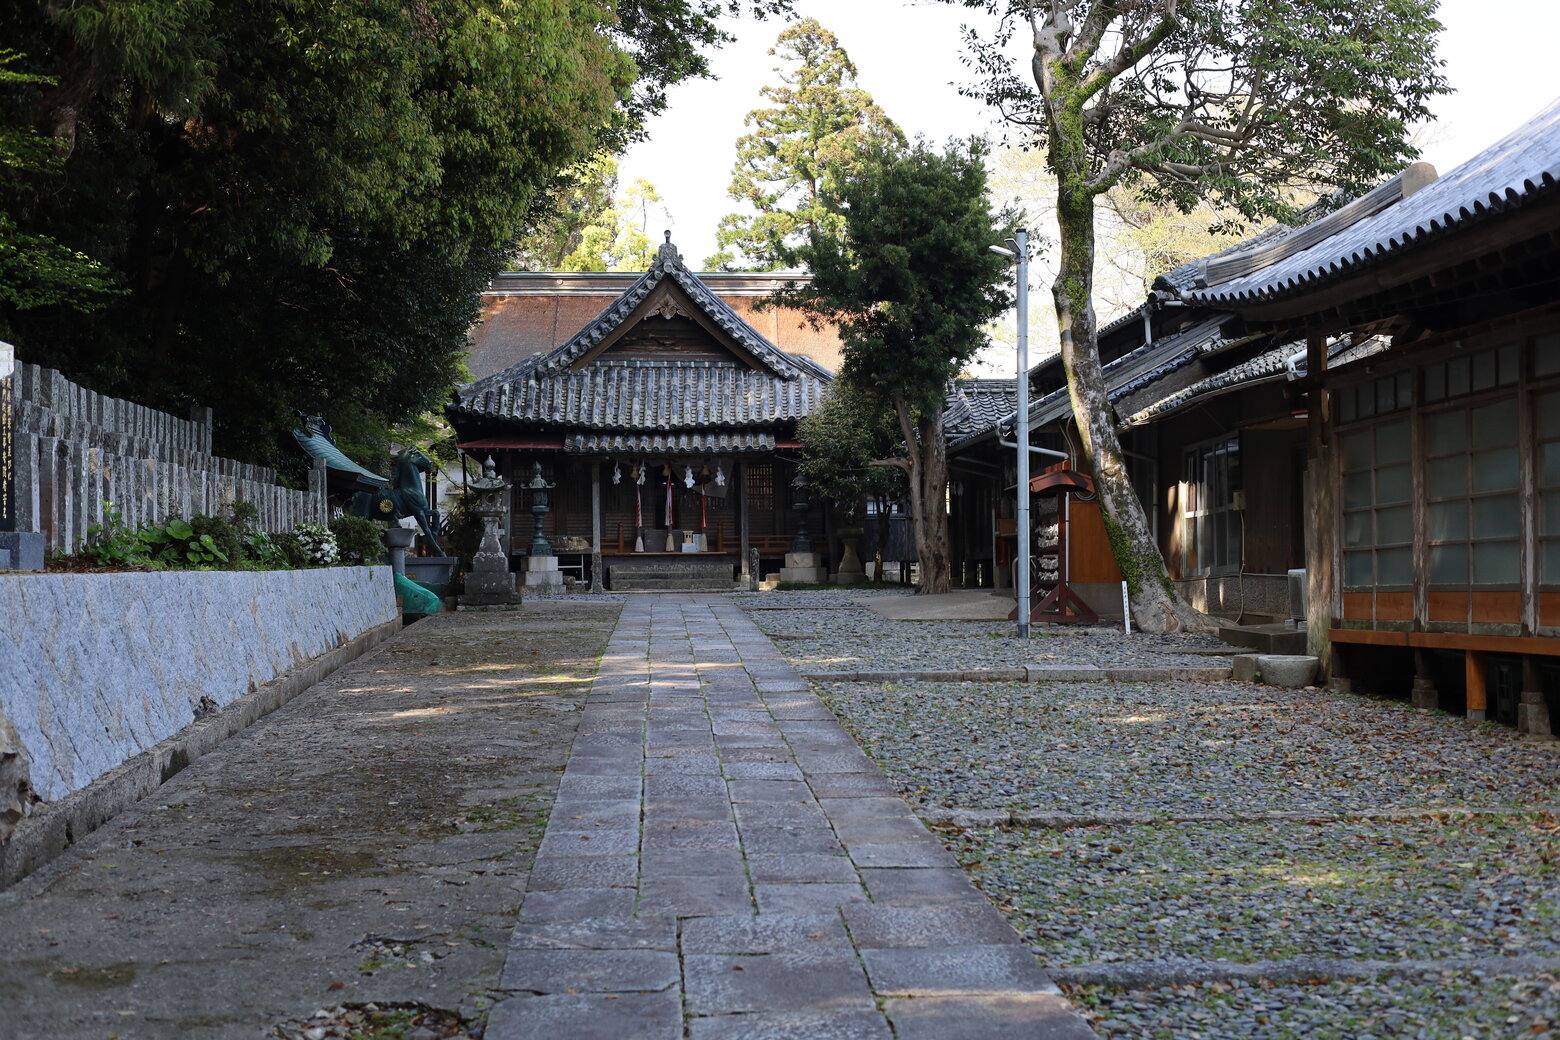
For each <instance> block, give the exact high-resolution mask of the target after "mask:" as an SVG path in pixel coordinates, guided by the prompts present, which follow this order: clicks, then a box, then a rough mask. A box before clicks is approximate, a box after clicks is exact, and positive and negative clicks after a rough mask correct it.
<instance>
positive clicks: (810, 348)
mask: <svg viewBox="0 0 1560 1040" xmlns="http://www.w3.org/2000/svg"><path fill="white" fill-rule="evenodd" d="M795 277H797V276H795V275H741V276H720V275H700V274H696V273H694V272H693V271H691V270H689V269H688V267H687V266H686V265H685V264H684V263H683V260H682V257H681V256H680V255H679V254H678V253H677V250H676V248H675V247H674V246H673V245H672V244H671V241H670V236H668V241H667V242H666V244H665V245H663V246H662V247H661V249H660V250H659V252H658V253H657V256H656V258H655V261H654V263H653V264H652V265H651V267H650V269H649V270H648V271H646V272H645V273H644V274H642V275H639V276H637V277H635V276H631V275H600V274H546V275H505V276H502V277H501V278H500V279H498V280H497V281H495V283H494V286H493V288H492V289H491V290H490V292H489V293H488V294H487V297H486V298H485V301H484V302H485V313H486V316H485V319H484V321H483V322H482V324H481V325H480V326H479V327H478V328H477V329H476V330H474V332H473V335H472V352H471V357H470V366H471V368H472V371H473V374H474V375H476V376H477V377H478V378H477V379H476V380H475V381H474V382H472V383H471V384H469V385H467V386H464V387H462V388H460V390H459V391H457V393H456V397H455V400H454V401H453V402H452V403H451V404H450V405H449V407H448V414H449V416H450V420H451V422H452V423H453V425H454V426H455V429H456V432H457V435H458V438H459V443H460V445H461V447H462V448H463V449H464V450H466V451H468V452H470V453H472V454H475V455H478V456H481V457H486V456H487V455H492V456H493V458H494V459H495V461H496V462H497V463H498V464H499V467H500V470H501V471H502V472H506V473H508V474H511V479H512V480H515V482H516V483H517V484H523V483H524V482H525V478H526V477H527V476H528V475H529V474H530V473H531V471H532V464H533V463H534V462H540V463H541V464H542V468H543V473H544V475H545V476H546V477H547V479H549V480H551V481H554V482H556V483H557V485H558V487H557V490H556V491H555V492H554V493H553V496H552V512H551V514H550V515H549V516H548V517H547V520H546V525H547V526H546V528H545V531H546V533H547V534H548V536H549V539H550V540H551V541H552V543H553V545H554V547H555V549H557V550H558V551H559V553H560V555H563V556H565V557H566V558H577V559H578V560H579V561H581V564H582V565H583V562H584V561H588V559H589V555H590V553H591V552H593V551H597V552H600V553H601V555H602V560H603V566H604V569H605V572H606V573H605V575H604V577H605V578H606V580H607V583H608V584H609V586H611V587H615V588H618V589H625V588H655V587H687V586H689V585H695V584H703V585H704V586H705V587H710V588H722V587H723V588H729V587H730V586H731V583H732V582H733V581H735V580H737V579H738V578H739V577H741V576H747V575H749V573H750V570H751V568H750V565H749V563H750V550H752V549H756V550H758V553H759V556H760V559H761V560H763V561H766V562H764V563H762V564H761V567H762V568H763V570H764V571H767V570H768V569H769V562H768V561H773V562H774V563H776V564H777V563H778V561H779V559H780V558H781V557H782V556H783V555H784V553H785V551H786V549H787V548H788V547H789V545H790V544H791V542H792V540H793V539H794V537H795V535H796V534H797V532H798V529H799V528H800V527H801V525H802V524H803V523H807V522H808V521H809V520H810V527H811V531H812V533H813V534H815V535H816V534H821V533H822V523H823V517H822V515H821V513H820V512H818V511H817V510H818V509H819V507H818V506H816V505H810V504H808V503H807V502H806V495H805V492H803V493H801V494H798V493H797V492H796V489H795V488H794V487H793V485H792V481H793V479H794V476H795V462H796V458H797V449H798V447H799V445H798V443H797V440H796V424H797V421H798V420H799V419H801V418H802V417H804V416H806V415H807V414H809V413H810V412H811V411H813V410H814V409H815V408H817V407H818V406H819V405H820V404H821V403H822V401H823V399H824V397H825V396H826V395H827V393H828V388H829V384H830V382H831V380H832V379H833V373H832V371H831V367H830V366H829V365H826V364H824V363H822V362H821V361H820V360H819V359H823V360H826V361H829V362H835V363H837V359H838V357H839V341H838V337H837V336H836V335H834V333H833V331H832V330H831V329H827V328H824V329H817V330H815V329H812V328H811V327H810V326H809V325H808V324H807V323H806V321H805V320H804V319H803V318H802V317H801V316H800V315H799V314H798V313H796V312H795V311H787V310H785V309H783V308H764V309H761V310H760V309H757V308H756V306H755V305H756V303H757V302H758V300H759V298H760V297H762V296H764V295H768V294H769V293H770V292H772V291H773V290H774V289H775V288H776V287H777V286H778V285H780V284H783V283H784V282H785V281H787V280H790V279H794V278H795ZM717 288H719V289H721V290H723V291H724V292H722V291H717ZM609 292H610V293H611V295H610V296H607V295H605V294H607V293H609ZM777 340H778V341H779V342H780V343H784V344H787V345H788V346H789V347H790V348H792V349H782V347H781V346H779V345H778V344H777V342H776V341H777ZM799 506H807V508H798V507H799ZM528 507H529V502H528V501H525V495H524V492H523V491H518V490H517V493H516V501H515V509H514V518H513V521H512V526H513V527H516V529H517V530H520V531H529V530H530V528H529V524H530V522H531V517H530V515H529V513H528V511H527V510H528ZM524 541H525V540H524V539H523V538H515V539H513V544H514V546H515V547H516V548H517V549H518V548H519V547H520V546H522V545H523V544H524ZM695 544H696V545H698V546H700V548H699V550H698V551H697V552H693V551H688V550H687V547H688V546H692V545H695ZM582 572H583V566H582ZM582 576H583V574H582Z"/></svg>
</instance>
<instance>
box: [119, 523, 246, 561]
mask: <svg viewBox="0 0 1560 1040" xmlns="http://www.w3.org/2000/svg"><path fill="white" fill-rule="evenodd" d="M136 537H137V538H139V539H140V540H141V542H142V544H144V545H145V546H146V547H147V550H148V551H149V552H150V554H151V555H152V557H153V558H154V559H156V560H157V561H158V562H160V563H163V564H166V565H168V566H170V567H209V566H211V565H212V564H214V563H219V562H220V563H227V562H228V557H227V554H226V553H225V552H223V551H222V548H221V547H220V546H218V545H217V543H216V541H215V540H214V539H213V538H212V537H211V535H209V534H199V533H197V532H196V530H195V528H194V527H192V526H191V525H190V523H189V521H187V520H185V519H184V518H182V517H177V516H174V517H169V518H168V519H167V520H165V521H163V522H162V523H160V524H157V523H146V524H142V525H141V528H140V530H139V531H137V532H136Z"/></svg>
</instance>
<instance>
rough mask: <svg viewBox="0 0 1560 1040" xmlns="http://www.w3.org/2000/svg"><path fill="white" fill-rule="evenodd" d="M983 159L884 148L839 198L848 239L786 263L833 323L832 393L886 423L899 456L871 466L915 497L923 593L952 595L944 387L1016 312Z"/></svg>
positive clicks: (824, 230)
mask: <svg viewBox="0 0 1560 1040" xmlns="http://www.w3.org/2000/svg"><path fill="white" fill-rule="evenodd" d="M984 157H985V152H984V148H983V146H981V145H979V144H976V143H972V144H971V145H969V146H967V147H960V146H957V145H955V146H952V147H950V148H949V149H948V150H947V151H946V152H941V153H939V152H937V151H935V150H933V149H932V148H931V147H929V146H928V145H927V144H926V143H925V142H924V141H923V142H917V144H916V145H915V146H914V147H912V148H910V149H909V150H907V151H903V152H891V151H889V150H888V149H887V148H885V147H883V146H879V147H878V148H876V149H874V150H873V151H872V152H869V153H868V154H867V156H866V157H865V158H866V161H865V162H864V163H863V164H862V166H861V167H860V168H859V169H858V170H857V172H856V173H855V174H854V175H852V176H851V177H849V178H848V179H846V180H844V181H842V182H841V184H840V186H839V199H840V202H841V207H840V213H841V218H842V224H843V227H841V229H840V230H839V231H837V232H836V231H834V230H831V228H829V227H827V226H824V227H818V228H815V229H813V231H812V234H811V238H810V239H809V241H808V244H807V245H805V246H802V247H800V248H798V249H795V250H787V251H785V252H784V253H783V254H782V257H783V258H784V259H786V260H788V261H801V262H803V263H805V265H806V266H807V268H808V269H809V270H810V271H811V272H812V277H811V278H810V279H809V280H808V281H806V282H804V283H800V284H798V285H795V286H792V287H790V288H788V289H784V290H781V291H780V292H779V293H777V294H776V295H775V297H773V299H775V300H776V301H778V302H783V303H788V304H795V305H799V306H802V307H804V308H806V309H807V310H809V311H811V312H812V313H814V314H816V315H819V316H820V317H823V318H827V319H828V320H830V321H832V322H834V323H835V324H836V325H837V326H838V327H839V330H840V340H841V344H842V346H843V348H844V355H845V362H844V365H843V367H842V369H841V371H840V375H839V378H838V380H837V381H836V383H837V385H841V386H843V387H846V388H849V389H851V390H854V391H856V392H858V393H860V394H864V395H866V396H868V397H871V398H874V399H876V401H878V402H879V403H880V405H881V406H884V407H886V408H887V409H888V410H890V411H891V412H892V414H893V416H894V419H895V421H896V422H897V424H898V427H899V435H900V438H901V439H902V443H903V444H904V445H905V450H904V454H903V455H901V456H898V457H895V458H887V459H879V460H876V462H875V463H874V464H875V465H883V466H893V467H895V468H897V469H899V470H901V471H902V472H903V473H904V475H905V478H906V482H907V484H908V491H909V495H910V512H911V519H912V522H913V524H914V528H915V542H916V552H917V555H918V557H919V559H920V565H921V580H920V584H919V586H918V591H920V592H922V593H937V592H946V591H948V586H949V563H948V509H947V497H946V496H947V487H948V454H947V449H948V445H947V438H946V437H945V436H944V434H943V424H942V415H943V410H944V403H945V401H946V397H947V392H948V382H949V380H951V379H953V378H954V377H955V376H956V375H958V373H959V370H960V369H961V368H963V367H964V365H965V364H966V363H967V362H968V361H969V360H970V359H971V358H972V357H974V356H975V353H976V352H977V351H978V350H979V349H980V348H981V347H982V346H983V345H984V343H985V338H984V335H983V333H982V328H983V327H984V326H985V325H986V324H987V323H988V322H991V321H993V320H995V319H996V318H997V317H998V316H1000V315H1001V314H1002V313H1003V312H1004V311H1006V310H1007V308H1008V306H1009V305H1010V304H1011V303H1012V297H1011V296H1010V295H1009V294H1008V293H1007V291H1006V289H1005V286H1006V285H1007V283H1008V281H1009V279H1010V278H1011V277H1012V275H1011V272H1010V270H1009V265H1008V262H1007V260H1006V259H1005V258H1003V257H1001V256H998V255H997V254H995V253H993V252H992V251H991V247H992V246H994V245H997V244H998V243H999V242H1001V240H1002V238H1003V236H1004V234H1005V233H1006V232H1005V231H1001V230H997V229H996V228H997V221H996V220H995V218H993V216H992V213H991V209H990V199H989V197H988V193H987V188H986V168H985V163H984Z"/></svg>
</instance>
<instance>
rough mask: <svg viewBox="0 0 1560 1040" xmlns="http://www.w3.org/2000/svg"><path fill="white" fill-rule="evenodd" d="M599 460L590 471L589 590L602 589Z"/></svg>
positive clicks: (598, 590) (596, 590)
mask: <svg viewBox="0 0 1560 1040" xmlns="http://www.w3.org/2000/svg"><path fill="white" fill-rule="evenodd" d="M601 461H602V460H600V459H597V460H596V464H595V465H594V466H591V467H590V468H589V472H590V560H591V569H590V591H592V592H600V591H602V585H601Z"/></svg>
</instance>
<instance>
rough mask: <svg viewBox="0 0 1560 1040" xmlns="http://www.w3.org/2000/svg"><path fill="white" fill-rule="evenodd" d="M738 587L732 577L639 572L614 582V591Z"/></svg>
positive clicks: (699, 589) (707, 589)
mask: <svg viewBox="0 0 1560 1040" xmlns="http://www.w3.org/2000/svg"><path fill="white" fill-rule="evenodd" d="M735 587H736V582H734V581H732V580H731V579H729V578H728V579H725V580H724V581H717V580H716V579H714V578H662V577H660V576H658V575H649V574H639V575H635V576H634V577H633V578H621V579H617V580H614V581H613V582H612V588H611V591H613V592H730V591H731V590H732V589H733V588H735Z"/></svg>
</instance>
